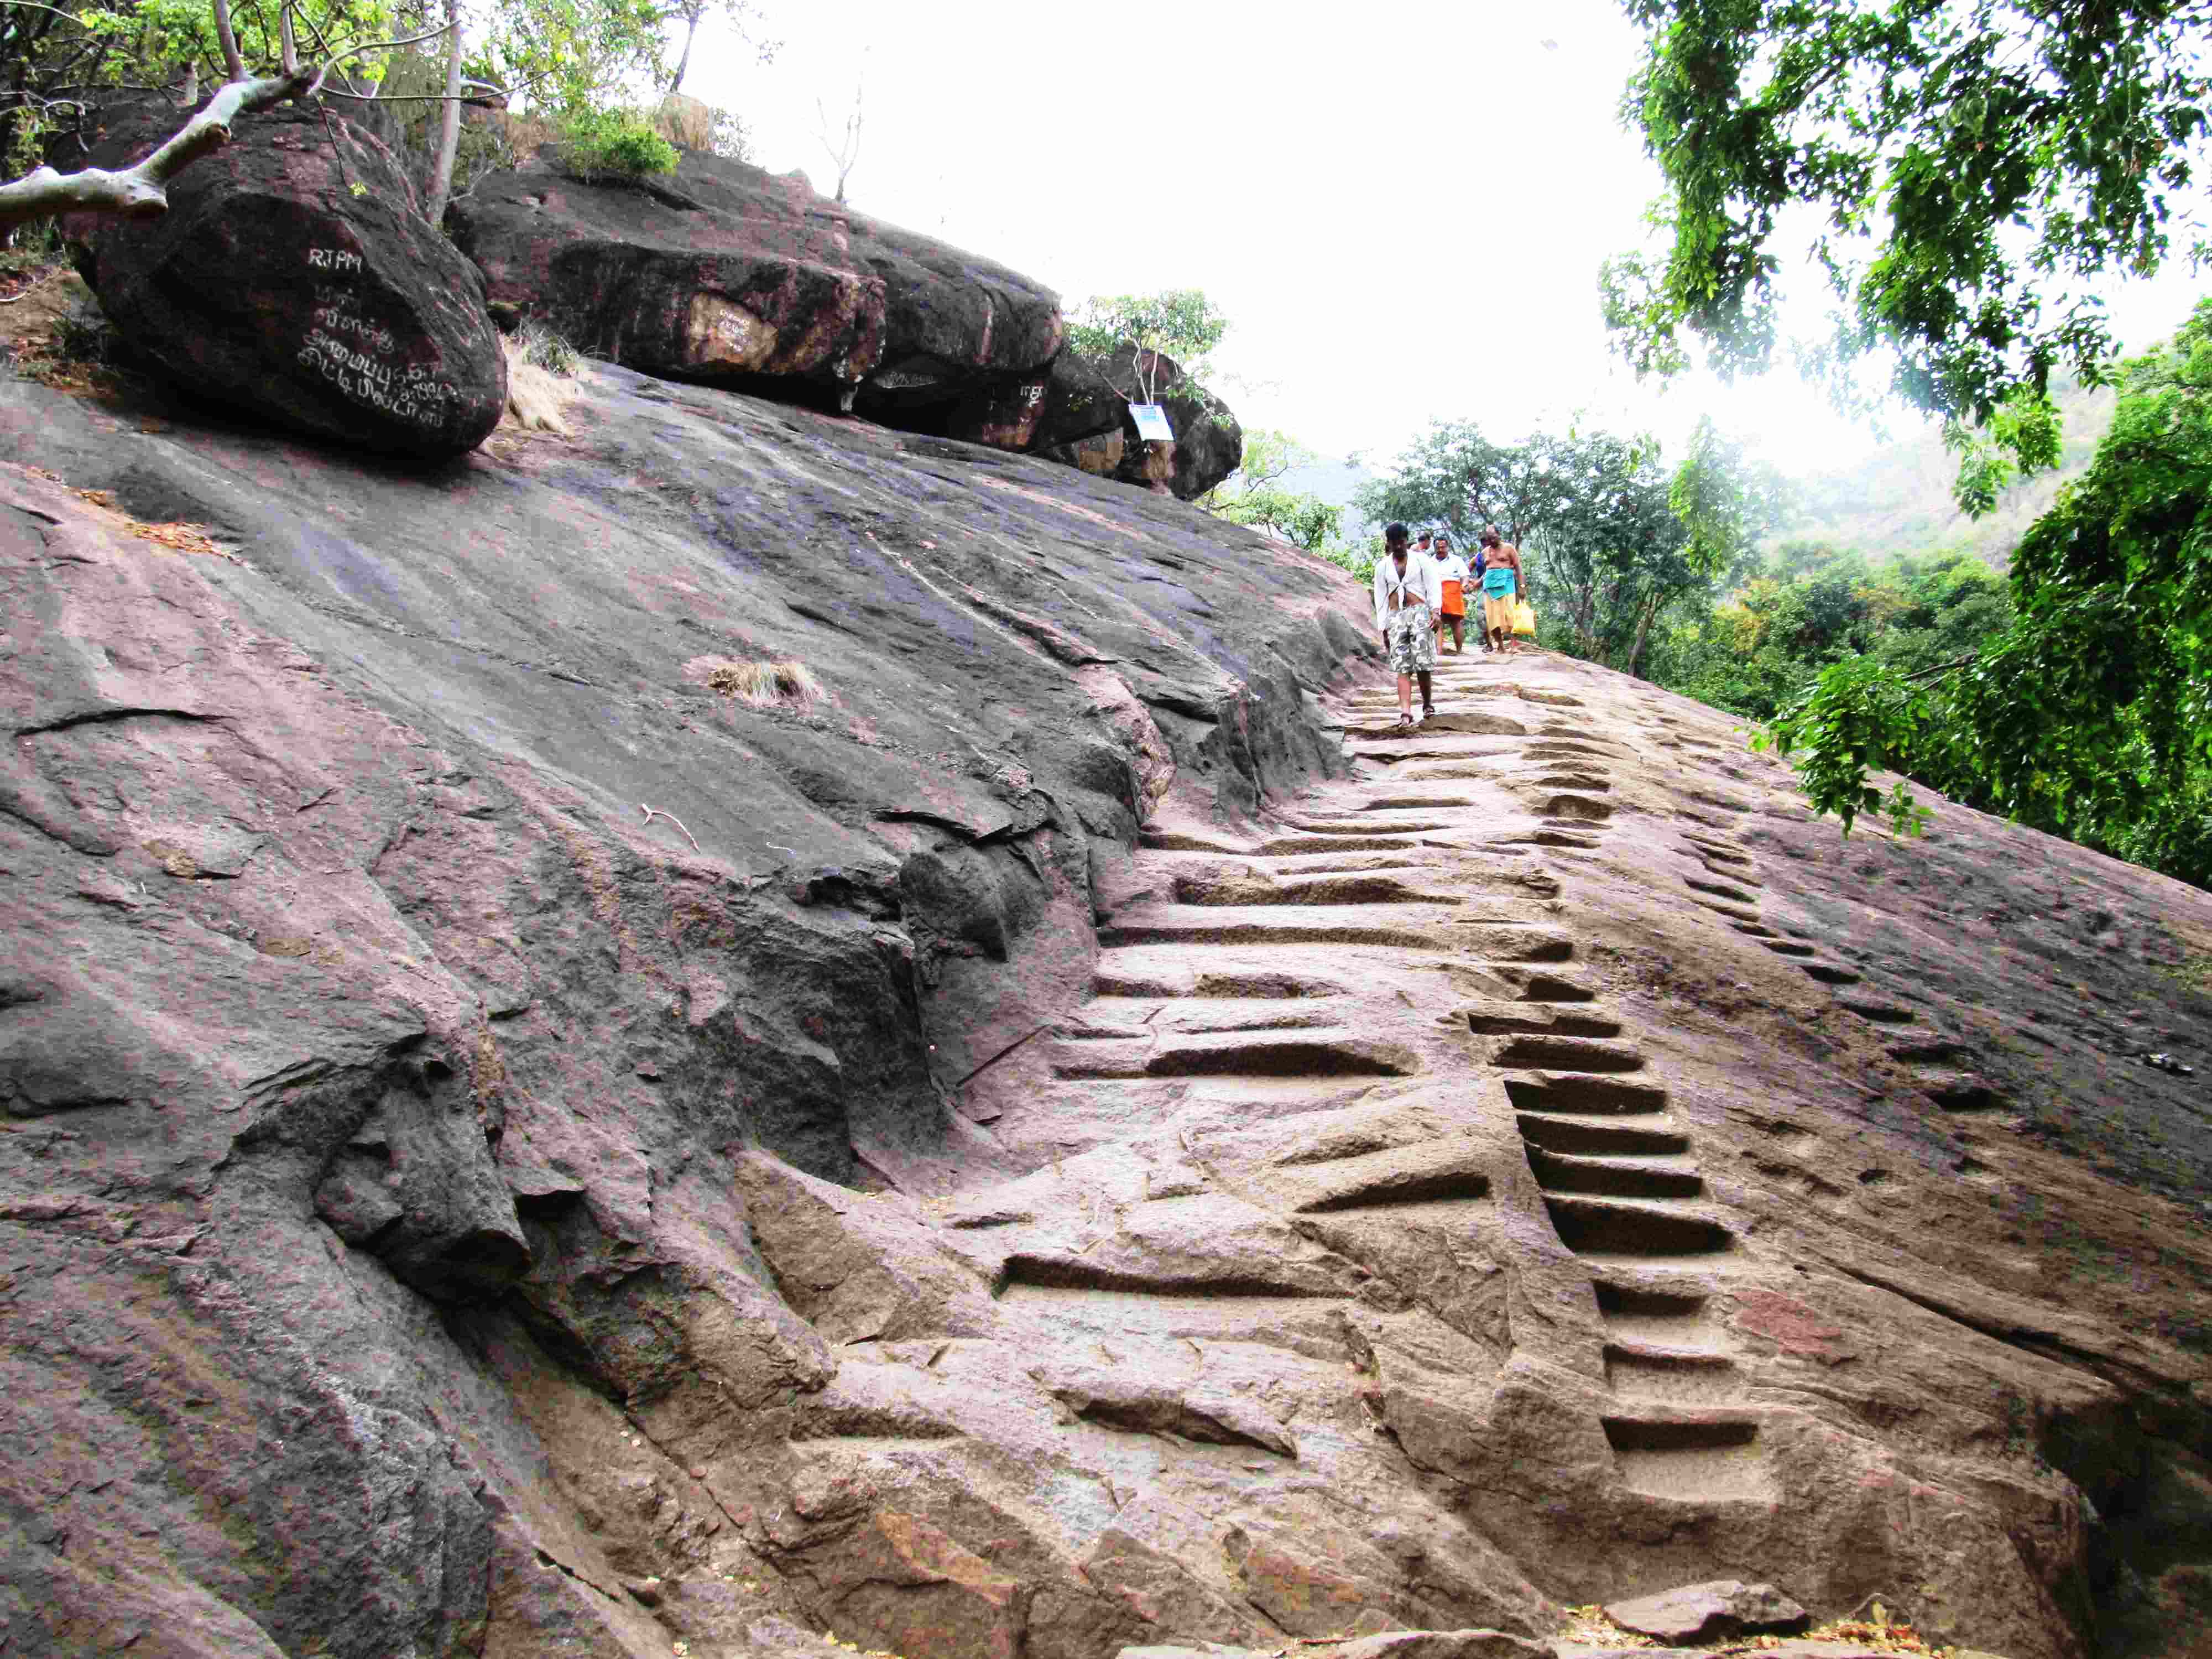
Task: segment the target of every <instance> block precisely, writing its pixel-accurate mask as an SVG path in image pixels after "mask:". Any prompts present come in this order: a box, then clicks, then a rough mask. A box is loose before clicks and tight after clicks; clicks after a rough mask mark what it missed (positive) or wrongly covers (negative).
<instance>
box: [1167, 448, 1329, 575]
mask: <svg viewBox="0 0 2212 1659" xmlns="http://www.w3.org/2000/svg"><path fill="white" fill-rule="evenodd" d="M1314 459H1316V456H1315V454H1314V453H1313V452H1312V451H1311V450H1310V449H1308V448H1306V447H1305V446H1304V445H1303V444H1301V443H1299V442H1297V440H1295V439H1293V438H1291V437H1290V436H1289V435H1287V434H1285V433H1281V432H1267V431H1260V432H1248V433H1246V434H1245V435H1244V459H1243V462H1242V463H1241V464H1239V465H1238V466H1237V471H1234V472H1232V473H1231V474H1230V475H1229V476H1228V477H1226V478H1224V479H1223V480H1222V481H1221V482H1220V483H1218V484H1216V485H1215V486H1214V487H1213V488H1212V489H1209V490H1207V491H1206V494H1205V495H1201V496H1200V497H1199V498H1198V504H1199V505H1200V507H1204V508H1205V509H1206V511H1207V512H1209V513H1217V514H1218V515H1219V516H1220V517H1222V518H1225V519H1227V520H1229V521H1230V522H1231V523H1232V524H1242V525H1249V526H1252V527H1253V528H1254V529H1255V530H1264V531H1266V532H1267V533H1268V534H1269V535H1271V536H1279V537H1280V538H1282V539H1283V540H1285V541H1286V542H1291V543H1294V544H1297V546H1299V547H1303V548H1304V549H1306V550H1308V551H1309V552H1317V551H1319V550H1321V549H1322V548H1324V547H1326V546H1328V545H1329V544H1332V543H1334V542H1335V541H1337V540H1338V539H1339V538H1340V536H1341V535H1342V533H1343V530H1344V509H1343V508H1342V507H1332V506H1331V505H1329V503H1328V502H1327V501H1322V499H1321V497H1320V496H1318V495H1306V494H1304V493H1302V492H1300V491H1298V490H1294V489H1285V488H1284V487H1283V485H1282V482H1281V480H1282V477H1283V475H1284V474H1285V473H1286V472H1288V471H1290V470H1291V468H1292V467H1295V466H1302V465H1306V464H1308V463H1310V462H1311V461H1313V460H1314Z"/></svg>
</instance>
